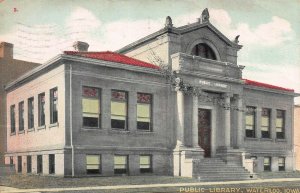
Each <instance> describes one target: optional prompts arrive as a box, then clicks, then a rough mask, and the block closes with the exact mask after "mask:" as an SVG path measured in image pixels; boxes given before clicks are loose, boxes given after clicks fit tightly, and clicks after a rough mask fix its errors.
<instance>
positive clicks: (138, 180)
mask: <svg viewBox="0 0 300 193" xmlns="http://www.w3.org/2000/svg"><path fill="white" fill-rule="evenodd" d="M188 182H199V181H198V180H196V179H192V178H183V177H171V176H124V177H84V178H63V177H51V176H37V175H11V176H7V177H0V185H3V186H9V187H14V188H26V189H27V188H29V189H31V188H57V187H60V188H62V187H91V186H112V185H129V184H131V185H132V184H164V183H188Z"/></svg>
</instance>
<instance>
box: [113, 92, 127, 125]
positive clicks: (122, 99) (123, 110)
mask: <svg viewBox="0 0 300 193" xmlns="http://www.w3.org/2000/svg"><path fill="white" fill-rule="evenodd" d="M111 127H112V128H116V129H127V92H125V91H116V90H113V91H112V92H111Z"/></svg>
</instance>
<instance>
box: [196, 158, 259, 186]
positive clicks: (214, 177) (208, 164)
mask: <svg viewBox="0 0 300 193" xmlns="http://www.w3.org/2000/svg"><path fill="white" fill-rule="evenodd" d="M193 177H194V178H197V179H199V180H200V181H230V180H250V179H254V178H256V177H255V175H254V174H251V173H250V172H249V171H248V170H246V169H245V168H244V167H243V166H240V165H237V164H234V163H225V162H224V161H223V160H221V159H220V158H204V159H201V160H200V161H195V162H194V164H193Z"/></svg>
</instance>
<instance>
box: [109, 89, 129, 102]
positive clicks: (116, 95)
mask: <svg viewBox="0 0 300 193" xmlns="http://www.w3.org/2000/svg"><path fill="white" fill-rule="evenodd" d="M111 99H112V100H118V101H126V92H124V91H111Z"/></svg>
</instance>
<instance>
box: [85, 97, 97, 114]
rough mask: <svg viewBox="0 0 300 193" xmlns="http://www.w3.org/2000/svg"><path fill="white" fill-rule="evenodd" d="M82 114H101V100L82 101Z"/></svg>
mask: <svg viewBox="0 0 300 193" xmlns="http://www.w3.org/2000/svg"><path fill="white" fill-rule="evenodd" d="M82 112H86V113H95V114H99V112H100V108H99V100H98V99H87V98H83V99H82Z"/></svg>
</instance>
